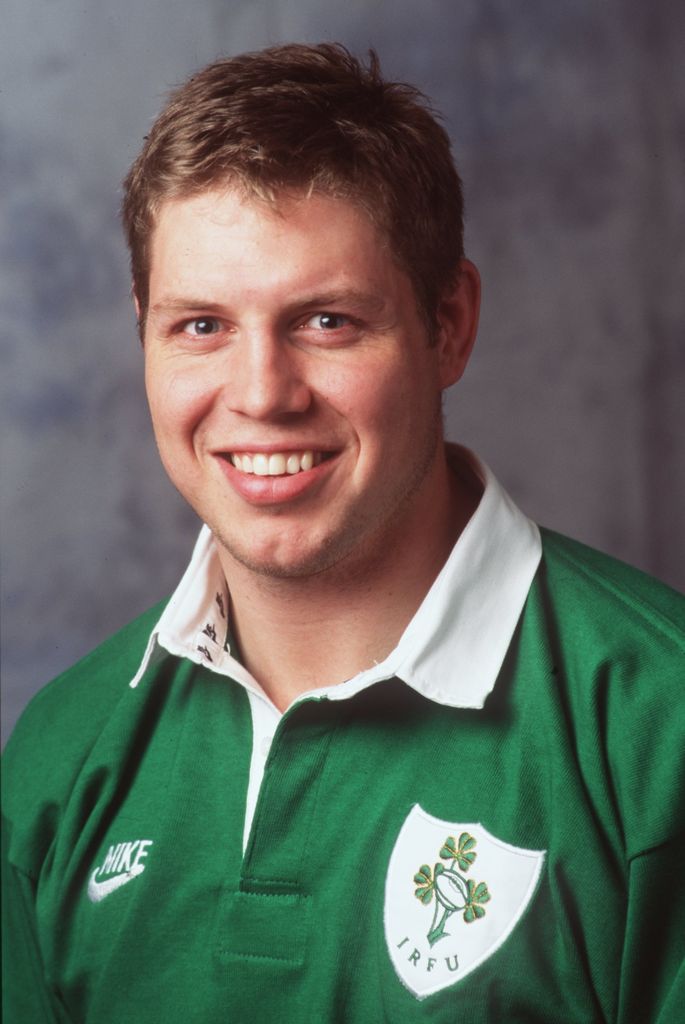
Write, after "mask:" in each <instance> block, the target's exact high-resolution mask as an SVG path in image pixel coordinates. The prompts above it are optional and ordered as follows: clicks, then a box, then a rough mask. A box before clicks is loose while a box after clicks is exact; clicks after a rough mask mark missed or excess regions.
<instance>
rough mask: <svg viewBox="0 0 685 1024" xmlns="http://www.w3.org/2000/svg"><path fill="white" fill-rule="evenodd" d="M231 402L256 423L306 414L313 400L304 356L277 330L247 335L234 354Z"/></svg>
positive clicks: (236, 346) (259, 331) (260, 331)
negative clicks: (306, 375)
mask: <svg viewBox="0 0 685 1024" xmlns="http://www.w3.org/2000/svg"><path fill="white" fill-rule="evenodd" d="M232 355H233V360H232V362H231V382H230V386H229V396H230V397H229V403H230V405H231V408H232V409H233V411H235V412H240V413H242V414H243V415H245V416H249V417H250V419H254V420H267V419H277V418H278V417H281V416H286V415H288V414H292V413H303V412H306V411H307V409H308V408H309V406H310V404H311V400H312V395H311V391H310V388H309V385H308V383H307V381H306V380H305V372H304V365H303V358H302V355H303V354H302V353H301V352H299V351H298V350H296V349H294V347H293V346H292V345H291V344H290V343H289V341H288V339H287V338H284V337H281V336H280V335H279V334H278V333H277V332H276V331H271V330H268V331H267V330H258V331H257V330H256V331H250V332H245V333H244V334H243V336H242V337H241V338H240V339H239V340H238V342H237V344H236V345H235V348H234V351H233V353H232Z"/></svg>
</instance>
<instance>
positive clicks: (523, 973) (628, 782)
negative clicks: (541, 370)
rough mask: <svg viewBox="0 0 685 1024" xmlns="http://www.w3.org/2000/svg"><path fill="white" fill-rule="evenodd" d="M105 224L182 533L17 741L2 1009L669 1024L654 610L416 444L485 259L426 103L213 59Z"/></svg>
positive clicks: (667, 873)
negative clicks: (132, 305)
mask: <svg viewBox="0 0 685 1024" xmlns="http://www.w3.org/2000/svg"><path fill="white" fill-rule="evenodd" d="M124 221H125V226H126V230H127V235H128V240H129V244H130V248H131V256H132V271H133V291H134V297H135V302H136V308H137V312H138V319H139V324H140V332H141V340H142V342H143V348H144V354H145V377H146V386H147V393H148V398H149V403H150V409H151V414H152V421H153V425H154V430H155V435H156V438H157V443H158V446H159V450H160V454H161V457H162V461H163V462H164V465H165V467H166V469H167V471H168V473H169V475H170V477H171V479H172V480H173V482H174V483H175V485H176V486H177V487H178V489H179V491H180V492H181V493H182V494H183V495H184V497H185V498H186V499H187V501H188V502H189V503H190V504H191V505H192V506H193V508H194V509H195V510H196V511H197V513H198V515H199V516H200V518H201V519H202V520H203V522H204V524H205V526H204V527H203V529H202V532H201V534H200V537H199V539H198V542H197V546H196V548H195V552H194V554H193V557H192V560H191V563H190V565H189V568H188V570H187V572H186V573H185V575H184V577H183V579H182V580H181V582H180V584H179V586H178V588H177V590H176V591H175V593H174V594H173V595H172V597H171V598H170V599H169V600H168V601H167V602H164V603H163V605H161V606H159V607H157V608H155V609H153V610H152V611H151V612H149V613H148V614H146V615H144V616H142V617H141V618H140V619H138V620H136V621H135V622H134V623H132V624H131V625H130V626H129V627H128V628H127V629H125V630H124V631H123V632H122V633H120V634H118V635H117V636H115V637H113V638H112V639H111V640H110V641H108V642H107V643H106V644H104V645H103V646H102V647H101V648H99V649H98V650H97V651H95V652H94V653H93V654H92V655H91V656H90V657H89V658H87V659H85V660H84V661H83V662H81V663H80V664H79V665H77V666H75V667H74V668H73V669H72V670H70V671H69V672H67V673H66V674H65V675H64V676H63V677H61V678H60V679H59V680H57V681H55V682H54V683H53V684H52V685H51V686H49V687H47V688H46V689H45V690H44V691H43V692H42V694H40V695H39V696H38V698H36V699H35V700H34V702H33V703H32V705H31V706H30V707H29V709H28V710H27V712H26V713H25V715H24V717H23V719H22V721H21V722H20V724H19V726H18V727H17V730H16V732H15V735H14V737H13V739H12V741H11V743H10V745H9V748H8V753H7V771H6V779H7V783H8V795H7V797H6V801H5V808H6V817H7V827H6V832H5V834H6V854H5V856H6V858H7V861H6V866H5V870H4V873H3V877H4V880H5V885H6V894H5V899H4V901H3V903H4V907H5V912H6V917H7V928H8V935H9V940H8V947H7V955H6V957H5V963H6V966H7V982H6V1000H7V1010H6V1013H7V1017H6V1019H7V1020H8V1021H10V1022H16V1024H19V1022H38V1024H40V1022H43V1021H45V1022H56V1021H84V1022H89V1024H105V1022H115V1021H116V1022H120V1021H121V1020H124V1019H131V1020H135V1021H136V1022H137V1024H147V1022H158V1021H165V1022H169V1021H183V1022H187V1021H197V1022H202V1024H214V1022H217V1024H218V1022H219V1021H221V1022H223V1021H245V1020H250V1021H255V1022H256V1021H267V1020H268V1021H273V1020H280V1021H287V1022H295V1024H297V1022H300V1021H302V1022H304V1021H308V1022H309V1021H311V1022H322V1021H352V1022H360V1024H362V1022H369V1024H371V1022H374V1024H376V1022H378V1021H380V1020H390V1021H402V1022H405V1021H406V1022H409V1021H422V1020H431V1021H444V1022H448V1021H450V1022H469V1024H473V1022H477V1021H493V1022H494V1021H514V1020H516V1021H519V1020H520V1021H526V1022H527V1024H529V1022H530V1024H534V1022H540V1024H542V1022H544V1024H549V1022H551V1021H564V1022H575V1021H578V1022H583V1024H586V1022H590V1021H616V1022H625V1024H627V1022H630V1021H640V1022H642V1021H659V1022H661V1024H666V1022H675V1021H676V1020H677V1019H679V1018H678V1012H679V1009H678V1008H679V1007H680V1008H681V1007H682V1000H683V999H684V998H685V993H684V991H683V988H682V984H683V974H682V967H681V964H682V959H683V952H684V950H683V941H684V940H683V934H684V930H683V922H684V919H685V913H684V902H685V897H684V894H683V887H682V886H680V887H678V885H674V884H673V883H674V878H675V877H676V871H677V869H678V866H679V865H680V866H682V856H683V830H684V825H685V822H684V815H683V803H682V801H683V787H682V780H683V752H684V750H685V743H684V742H683V730H682V714H679V713H678V705H677V703H676V702H677V701H680V700H682V698H681V696H680V693H681V681H682V653H683V646H684V644H683V629H682V622H683V604H682V601H681V599H680V598H678V596H677V595H675V594H674V593H673V592H671V591H668V590H667V589H666V588H665V587H663V586H661V585H660V584H658V583H656V582H655V581H653V580H649V579H648V578H647V577H644V576H643V575H641V574H639V573H637V572H636V571H635V570H632V569H629V568H628V567H626V566H623V565H620V564H619V563H616V562H614V561H612V560H611V559H608V558H606V557H604V556H602V555H600V554H598V553H596V552H593V551H590V550H588V549H586V548H583V547H581V546H580V545H577V544H575V543H574V542H572V541H569V540H567V539H565V538H561V537H559V536H557V535H554V534H552V533H550V532H547V531H540V530H539V529H538V528H537V527H536V526H535V525H534V524H533V523H532V522H531V521H530V520H528V519H527V518H526V517H525V516H524V515H523V514H522V513H521V512H519V511H518V509H517V508H516V507H515V506H514V505H513V503H512V502H511V500H510V499H509V498H508V496H507V495H506V494H505V493H504V491H503V490H502V488H501V487H500V486H499V485H498V483H497V481H496V480H495V479H494V477H493V476H492V474H491V473H490V472H489V470H488V469H487V468H486V467H485V466H484V465H483V464H482V463H481V462H480V461H479V460H478V459H477V458H476V456H474V455H473V454H471V453H470V452H468V451H466V450H465V449H463V448H460V447H457V446H456V445H449V444H445V441H444V438H443V432H442V418H441V397H442V393H443V391H444V390H445V389H446V388H447V387H449V386H450V385H452V384H454V383H455V382H456V381H458V380H459V378H460V377H461V375H462V373H463V371H464V368H465V366H466V363H467V361H468V358H469V355H470V352H471V348H472V345H473V341H474V337H475V332H476V326H477V319H478V305H479V278H478V273H477V271H476V269H475V267H474V266H473V264H472V263H470V262H469V261H468V260H467V259H465V257H464V253H463V245H462V222H461V221H462V213H461V188H460V182H459V178H458V176H457V173H456V171H455V169H454V165H453V163H452V159H451V156H450V150H449V142H448V139H447V136H446V134H445V133H444V131H443V129H442V128H441V127H440V126H439V124H438V123H437V122H436V120H435V118H434V117H433V115H432V114H431V113H430V112H429V110H428V108H427V107H426V105H425V102H424V101H423V99H422V97H421V96H420V94H418V93H417V92H416V90H414V89H412V88H411V87H409V86H406V85H402V84H398V83H389V82H386V81H384V80H383V79H382V77H381V75H380V72H379V69H378V66H377V62H376V61H375V59H372V60H371V62H370V65H369V67H364V66H363V65H362V64H360V63H358V62H357V61H356V60H355V59H354V58H352V57H351V56H350V55H349V54H348V53H347V52H346V51H345V50H344V49H343V48H341V47H336V46H332V45H321V46H318V47H307V46H286V47H279V48H275V49H271V50H267V51H264V52H262V53H257V54H248V55H245V56H243V57H238V58H234V59H231V60H224V61H219V62H217V63H215V64H213V65H211V66H209V67H208V68H206V69H204V70H203V71H201V72H200V73H199V74H197V75H196V76H194V77H193V78H192V79H190V81H189V82H187V83H186V84H185V85H183V86H182V87H181V88H180V89H178V90H177V92H176V93H174V94H173V95H172V97H171V99H170V101H169V103H168V104H167V106H166V108H165V110H164V111H163V112H162V114H161V115H160V117H159V119H158V120H157V122H156V123H155V125H154V126H153V128H152V130H151V132H150V135H149V136H148V138H147V140H146V143H145V146H144V148H143V151H142V152H141V154H140V156H139V157H138V159H137V161H136V163H135V164H134V166H133V168H132V170H131V172H130V174H129V176H128V178H127V181H126V186H125V201H124ZM664 709H667V710H666V711H664ZM681 710H682V709H681ZM679 971H680V974H679ZM679 978H680V982H679V981H678V979H679ZM679 985H680V987H679Z"/></svg>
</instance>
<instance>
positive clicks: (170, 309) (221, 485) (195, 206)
mask: <svg viewBox="0 0 685 1024" xmlns="http://www.w3.org/2000/svg"><path fill="white" fill-rule="evenodd" d="M447 333H448V335H449V332H447ZM452 347H454V346H452ZM145 359H146V385H147V391H148V397H149V401H150V408H151V412H152V420H153V424H154V429H155V434H156V437H157V443H158V446H159V450H160V453H161V457H162V461H163V462H164V465H165V467H166V469H167V472H168V473H169V475H170V477H171V479H172V481H173V482H174V483H175V485H176V486H177V487H178V489H179V491H180V492H181V493H182V494H183V495H184V497H185V498H186V499H187V500H188V501H189V503H190V504H191V505H192V506H193V508H194V509H195V510H196V511H197V513H198V515H199V516H200V517H201V518H202V519H203V520H204V521H205V522H206V523H207V524H208V525H209V526H210V528H211V529H212V531H213V532H214V534H215V537H216V538H217V540H218V541H219V543H220V545H221V546H222V547H223V549H224V557H225V556H226V554H227V555H228V557H229V558H230V559H234V560H236V561H238V562H239V563H241V564H242V565H243V566H246V567H248V568H249V569H251V570H253V571H256V572H258V573H263V574H267V575H270V576H277V577H294V576H307V575H313V574H315V573H320V572H322V571H324V570H327V569H330V568H332V567H333V566H336V565H339V564H341V563H343V564H347V566H348V567H351V566H353V565H356V564H357V561H363V560H368V559H369V558H372V557H374V556H375V555H380V556H383V554H384V553H385V554H388V553H389V552H390V551H394V553H395V554H399V553H400V552H399V551H398V550H397V548H396V544H397V542H398V538H402V543H403V544H414V543H417V542H420V539H421V538H420V532H421V529H422V528H423V525H424V524H425V522H426V516H428V518H430V514H429V513H430V509H431V502H432V501H433V499H434V497H435V495H434V492H435V489H436V487H437V486H438V484H437V480H438V478H439V471H438V464H439V455H438V453H439V450H440V446H439V442H440V439H441V415H440V393H441V389H442V388H443V387H445V386H446V385H447V384H449V383H451V382H452V380H454V379H455V378H456V376H458V375H459V373H460V372H461V368H463V362H464V361H465V359H463V360H462V361H461V362H459V359H458V358H457V359H456V361H455V355H454V352H453V351H451V350H450V342H449V337H448V339H447V341H445V340H444V339H443V341H441V340H440V339H439V340H438V343H437V344H436V345H434V346H431V345H429V341H428V337H427V333H426V328H425V326H424V323H423V321H422V318H421V317H420V315H419V312H418V310H417V308H416V301H415V297H414V293H413V289H412V287H411V284H410V282H409V279H408V277H407V276H406V274H405V273H403V272H402V271H401V270H400V269H399V268H398V266H397V264H396V263H395V262H394V260H393V259H392V256H391V254H390V252H389V250H388V248H387V246H386V244H385V242H384V239H383V238H382V237H381V236H380V235H379V233H378V232H377V230H376V229H375V227H374V226H373V225H372V224H371V222H370V221H369V220H368V219H367V218H366V217H365V216H364V215H363V214H362V213H361V212H359V211H358V210H357V209H356V207H354V206H353V205H350V204H348V203H345V202H342V201H340V200H336V199H331V198H327V197H322V196H312V197H310V198H306V197H302V198H289V199H287V198H284V199H283V200H282V201H281V202H280V203H279V204H278V206H277V207H276V208H274V207H270V206H268V205H266V204H264V203H262V202H260V201H259V200H254V201H249V200H245V199H243V198H241V196H240V195H239V194H238V193H237V192H235V191H231V190H229V191H227V190H216V191H215V190H211V191H207V192H205V193H203V194H202V195H200V196H198V197H193V198H189V199H183V200H176V201H170V202H168V203H166V204H165V205H164V206H163V207H162V209H161V211H160V213H159V216H158V219H157V223H156V227H155V230H154V234H153V239H152V258H151V268H150V292H149V309H148V316H147V322H146V327H145ZM456 363H459V368H458V369H455V366H456ZM440 457H441V456H440ZM422 510H425V513H426V516H424V515H422Z"/></svg>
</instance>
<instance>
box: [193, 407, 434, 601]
mask: <svg viewBox="0 0 685 1024" xmlns="http://www.w3.org/2000/svg"><path fill="white" fill-rule="evenodd" d="M442 442H443V418H442V406H441V403H440V402H438V403H437V405H436V410H435V416H434V417H433V418H432V420H431V425H430V428H429V429H427V430H426V433H425V436H424V441H423V444H422V446H421V448H420V450H419V454H420V456H421V457H420V458H417V459H416V460H415V461H414V464H413V472H412V473H411V475H410V476H409V477H408V478H407V479H405V480H404V481H403V483H402V486H398V487H397V488H396V489H394V490H393V491H392V493H390V494H388V495H387V496H386V501H385V502H384V503H383V505H382V506H381V508H380V509H377V510H376V513H375V515H373V516H372V515H370V514H367V513H365V511H364V508H363V507H361V506H357V507H355V508H354V510H353V512H352V513H351V514H350V515H349V516H348V518H347V521H346V522H345V523H344V524H343V526H342V527H341V528H339V529H337V530H334V531H332V532H330V533H328V534H327V535H326V536H325V537H324V539H323V540H322V541H321V542H320V543H319V544H318V545H317V547H316V548H315V549H314V550H313V551H310V552H307V553H306V554H305V555H304V556H303V557H302V558H301V559H300V560H299V561H290V562H288V563H285V564H284V563H282V562H280V561H278V560H275V559H274V560H268V559H266V558H265V559H257V558H254V557H252V556H251V553H250V551H249V550H246V548H245V546H244V545H242V544H240V542H239V541H237V540H236V539H235V538H234V537H232V536H231V535H230V534H229V532H228V531H227V530H224V529H223V527H222V526H221V524H220V523H216V524H213V523H211V522H209V521H208V522H207V525H208V526H209V528H210V529H211V531H212V533H213V535H214V537H215V539H216V541H217V542H218V544H219V545H220V547H221V548H223V550H224V552H225V553H226V554H227V555H228V557H229V559H231V560H232V561H234V562H236V563H237V564H238V565H240V566H242V568H244V569H246V570H247V571H248V572H251V573H254V574H255V575H257V576H260V577H262V578H263V579H264V580H265V581H266V580H272V581H278V580H282V581H288V580H290V581H295V580H306V579H309V578H312V579H314V578H321V577H323V576H326V575H328V576H329V578H330V582H331V583H334V584H336V585H339V584H342V583H344V582H346V581H349V580H350V579H352V578H358V577H360V576H364V575H366V574H368V573H369V572H370V571H371V570H372V567H373V565H374V563H377V562H380V561H383V560H385V559H388V558H392V559H396V558H397V557H398V553H399V552H400V551H401V549H400V548H399V547H398V543H399V542H401V539H402V532H403V531H402V524H403V522H404V521H405V520H406V518H407V516H408V515H409V514H410V511H411V506H412V503H413V499H414V498H415V497H416V495H417V494H418V492H419V490H420V488H421V485H422V484H423V482H424V481H425V479H426V477H427V476H428V473H429V472H430V470H431V468H432V466H433V465H434V462H435V459H436V457H437V455H438V451H439V449H440V447H441V445H442ZM374 520H375V522H374ZM277 521H278V517H277V516H274V522H277Z"/></svg>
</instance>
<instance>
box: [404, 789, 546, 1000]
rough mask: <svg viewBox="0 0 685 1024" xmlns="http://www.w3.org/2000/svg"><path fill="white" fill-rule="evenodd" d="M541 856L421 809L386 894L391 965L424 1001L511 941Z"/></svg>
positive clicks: (411, 820) (414, 812)
mask: <svg viewBox="0 0 685 1024" xmlns="http://www.w3.org/2000/svg"><path fill="white" fill-rule="evenodd" d="M543 861H544V851H540V850H524V849H520V848H519V847H516V846H510V845H509V844H508V843H504V842H502V841H501V840H499V839H496V838H495V837H494V836H493V835H491V834H490V833H489V832H488V831H487V829H485V828H483V826H482V825H479V824H462V823H457V822H449V821H441V820H440V819H439V818H434V817H433V816H432V815H430V814H427V813H426V812H425V811H424V810H423V809H422V808H421V807H419V805H418V804H415V805H414V807H413V808H412V809H411V811H410V812H409V815H408V817H407V819H406V821H405V823H404V825H403V826H402V829H401V830H400V834H399V836H398V838H397V842H396V844H395V848H394V850H393V852H392V855H391V857H390V864H389V866H388V875H387V880H386V888H385V938H386V942H387V945H388V952H389V953H390V959H391V960H392V962H393V966H394V967H395V970H396V971H397V974H398V975H399V977H400V979H401V981H402V982H403V984H404V985H406V987H407V988H408V989H409V990H410V991H411V992H412V993H413V994H414V995H415V996H417V997H418V998H419V999H423V998H424V997H425V996H428V995H431V994H432V993H433V992H438V991H439V990H440V989H442V988H445V987H446V986H447V985H453V984H454V983H455V982H457V981H460V980H461V979H462V978H464V977H465V976H466V975H467V974H469V973H470V972H471V971H472V970H474V969H475V968H476V967H478V966H479V964H481V963H483V961H484V960H487V958H488V957H489V956H491V955H492V954H493V953H494V952H495V951H496V950H497V949H499V947H500V946H501V945H502V943H503V942H504V941H505V940H506V939H507V938H508V937H509V935H510V934H511V932H512V931H513V929H514V927H515V926H516V924H517V922H518V921H519V920H520V918H521V916H522V914H523V912H524V910H525V909H526V907H527V906H528V903H529V902H530V900H531V898H532V896H533V893H534V892H535V888H536V886H537V883H538V880H539V877H540V872H541V870H542V865H543Z"/></svg>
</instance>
